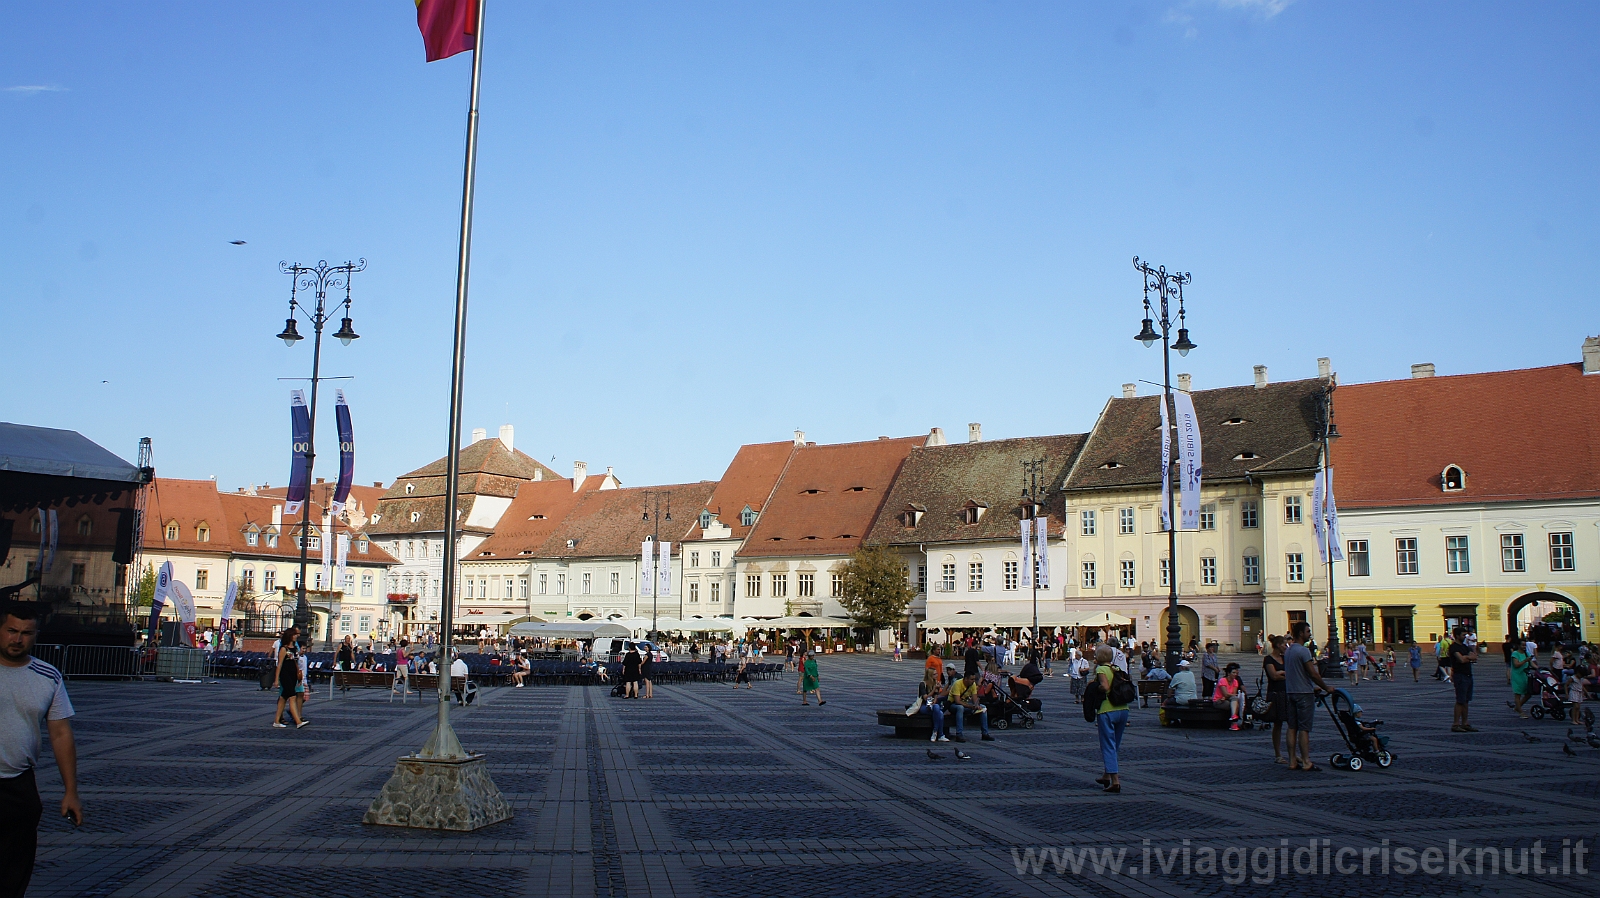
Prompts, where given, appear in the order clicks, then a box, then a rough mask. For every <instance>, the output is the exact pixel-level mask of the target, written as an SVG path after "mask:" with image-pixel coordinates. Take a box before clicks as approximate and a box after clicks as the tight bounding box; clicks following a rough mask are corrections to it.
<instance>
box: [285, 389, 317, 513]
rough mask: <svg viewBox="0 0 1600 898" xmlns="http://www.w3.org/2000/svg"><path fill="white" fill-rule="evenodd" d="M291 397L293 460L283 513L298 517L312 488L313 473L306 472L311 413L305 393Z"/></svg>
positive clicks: (294, 393) (295, 393) (291, 394)
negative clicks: (308, 490) (307, 493)
mask: <svg viewBox="0 0 1600 898" xmlns="http://www.w3.org/2000/svg"><path fill="white" fill-rule="evenodd" d="M289 396H290V399H289V425H290V430H291V432H292V438H291V440H292V442H291V449H292V451H293V459H292V460H291V461H290V462H289V492H288V494H287V495H285V496H284V503H283V513H284V514H285V515H297V514H299V513H300V508H301V506H302V505H304V504H305V501H306V490H307V489H309V488H310V476H311V472H310V471H307V470H306V455H307V454H308V453H310V451H311V413H310V412H309V411H307V410H306V394H305V392H304V391H301V390H295V391H293V392H292V393H290V394H289Z"/></svg>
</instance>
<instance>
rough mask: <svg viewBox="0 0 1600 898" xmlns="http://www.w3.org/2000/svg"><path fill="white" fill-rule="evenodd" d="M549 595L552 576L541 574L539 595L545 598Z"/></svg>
mask: <svg viewBox="0 0 1600 898" xmlns="http://www.w3.org/2000/svg"><path fill="white" fill-rule="evenodd" d="M549 594H550V575H549V574H540V575H539V595H541V596H544V595H549Z"/></svg>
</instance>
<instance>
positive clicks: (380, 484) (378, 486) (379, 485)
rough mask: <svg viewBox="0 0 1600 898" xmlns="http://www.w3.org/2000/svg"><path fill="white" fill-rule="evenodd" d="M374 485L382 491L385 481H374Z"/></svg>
mask: <svg viewBox="0 0 1600 898" xmlns="http://www.w3.org/2000/svg"><path fill="white" fill-rule="evenodd" d="M372 485H373V486H374V487H376V488H378V489H380V490H381V489H383V481H382V480H374V481H372Z"/></svg>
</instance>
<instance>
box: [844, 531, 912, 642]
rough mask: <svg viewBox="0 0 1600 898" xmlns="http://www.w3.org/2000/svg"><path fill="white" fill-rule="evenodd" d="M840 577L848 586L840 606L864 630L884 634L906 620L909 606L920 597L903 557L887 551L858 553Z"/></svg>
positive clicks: (853, 555)
mask: <svg viewBox="0 0 1600 898" xmlns="http://www.w3.org/2000/svg"><path fill="white" fill-rule="evenodd" d="M840 573H841V574H842V575H843V578H844V583H843V590H842V592H843V594H842V595H841V596H840V597H839V604H840V605H841V606H843V607H844V610H845V613H847V614H849V615H850V617H851V619H852V620H854V621H855V622H856V623H857V624H858V625H860V626H862V627H871V628H872V629H874V630H881V629H884V628H886V627H892V626H894V625H895V624H897V623H899V622H900V621H901V619H903V618H904V617H905V614H906V606H908V605H910V604H911V600H912V599H913V598H914V597H915V596H916V591H915V590H913V589H912V588H911V583H910V581H909V580H908V578H907V577H906V569H905V566H904V564H902V563H901V561H900V557H899V556H898V555H896V554H894V553H893V552H891V551H889V550H888V549H885V548H881V547H871V548H869V547H866V546H863V547H861V548H859V549H857V550H855V552H854V553H852V554H851V555H850V560H849V561H846V562H845V563H844V566H843V568H841V570H840Z"/></svg>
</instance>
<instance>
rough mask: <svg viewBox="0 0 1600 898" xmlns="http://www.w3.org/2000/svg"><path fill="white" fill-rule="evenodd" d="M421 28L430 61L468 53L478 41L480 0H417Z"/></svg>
mask: <svg viewBox="0 0 1600 898" xmlns="http://www.w3.org/2000/svg"><path fill="white" fill-rule="evenodd" d="M416 3H417V30H419V31H421V32H422V48H423V51H424V53H425V54H426V56H427V61H428V62H435V61H437V60H440V59H445V58H448V57H451V56H454V55H456V54H457V53H464V52H466V51H467V50H471V49H473V48H474V47H476V46H477V43H478V40H477V38H478V0H416Z"/></svg>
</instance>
